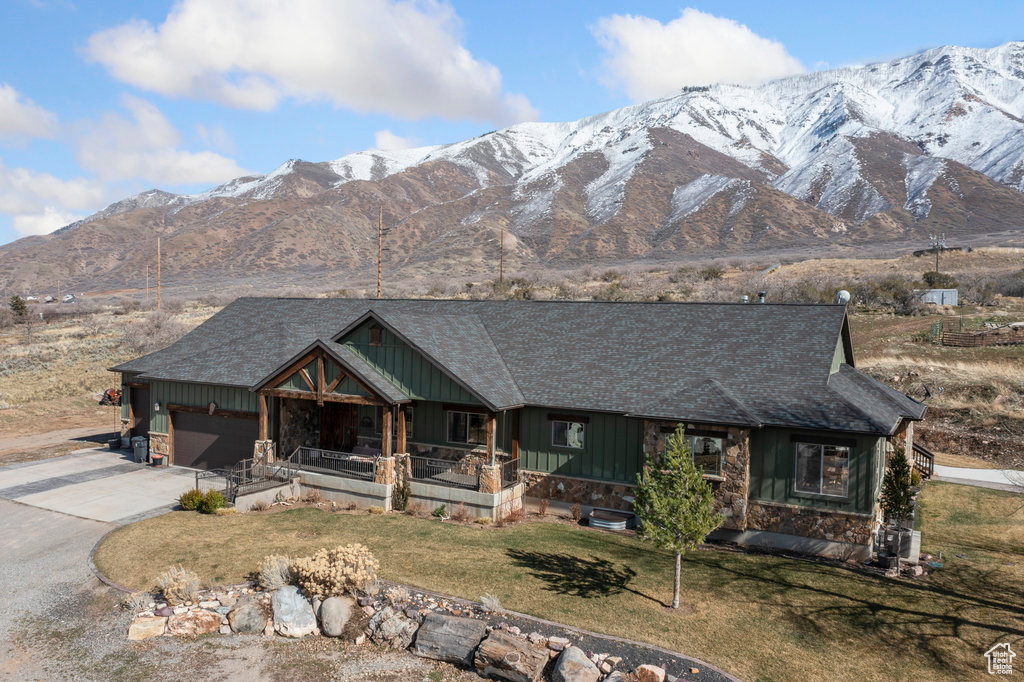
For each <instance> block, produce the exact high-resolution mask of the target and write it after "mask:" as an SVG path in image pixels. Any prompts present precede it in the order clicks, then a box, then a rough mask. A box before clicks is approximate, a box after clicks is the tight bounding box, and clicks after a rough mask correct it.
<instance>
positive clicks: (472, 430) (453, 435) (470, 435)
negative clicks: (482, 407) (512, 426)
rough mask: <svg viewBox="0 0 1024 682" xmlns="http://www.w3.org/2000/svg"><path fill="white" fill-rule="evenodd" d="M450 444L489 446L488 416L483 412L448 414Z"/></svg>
mask: <svg viewBox="0 0 1024 682" xmlns="http://www.w3.org/2000/svg"><path fill="white" fill-rule="evenodd" d="M448 442H449V443H466V444H468V445H486V444H487V415H486V414H483V413H481V412H448Z"/></svg>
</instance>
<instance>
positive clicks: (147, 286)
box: [146, 263, 149, 306]
mask: <svg viewBox="0 0 1024 682" xmlns="http://www.w3.org/2000/svg"><path fill="white" fill-rule="evenodd" d="M146 305H147V306H148V305H149V263H146Z"/></svg>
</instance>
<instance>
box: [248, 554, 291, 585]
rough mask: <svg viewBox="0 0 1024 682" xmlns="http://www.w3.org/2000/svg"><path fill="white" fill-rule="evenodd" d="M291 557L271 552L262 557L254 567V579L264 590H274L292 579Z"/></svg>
mask: <svg viewBox="0 0 1024 682" xmlns="http://www.w3.org/2000/svg"><path fill="white" fill-rule="evenodd" d="M292 563H293V562H292V559H291V557H286V556H281V555H280V554H271V555H270V556H267V557H263V560H262V561H260V563H259V564H258V565H257V567H256V579H257V580H259V583H260V585H261V586H262V587H263V589H265V590H276V589H277V588H279V587H284V586H285V585H287V584H289V583H291V581H292Z"/></svg>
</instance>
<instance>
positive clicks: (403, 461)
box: [395, 452, 412, 483]
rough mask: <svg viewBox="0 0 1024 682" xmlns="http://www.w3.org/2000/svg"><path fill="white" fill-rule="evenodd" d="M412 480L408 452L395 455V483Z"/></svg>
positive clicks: (410, 459) (410, 461) (410, 460)
mask: <svg viewBox="0 0 1024 682" xmlns="http://www.w3.org/2000/svg"><path fill="white" fill-rule="evenodd" d="M410 480H412V458H411V457H409V453H408V452H401V453H399V454H397V455H395V483H401V482H402V481H410Z"/></svg>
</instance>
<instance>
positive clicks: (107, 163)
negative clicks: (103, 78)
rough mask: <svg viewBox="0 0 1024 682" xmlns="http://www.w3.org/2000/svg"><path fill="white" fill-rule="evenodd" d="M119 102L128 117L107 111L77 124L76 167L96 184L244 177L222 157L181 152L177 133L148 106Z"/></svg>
mask: <svg viewBox="0 0 1024 682" xmlns="http://www.w3.org/2000/svg"><path fill="white" fill-rule="evenodd" d="M122 100H123V104H124V108H125V109H127V110H128V111H129V113H130V114H131V119H128V118H126V117H124V116H122V115H121V114H116V113H108V114H106V115H105V116H103V117H102V118H101V119H100V120H99V121H93V122H87V123H82V124H79V126H78V130H77V134H76V143H77V145H78V163H79V165H80V166H82V168H85V169H87V170H90V171H92V172H94V173H95V174H96V175H97V176H98V177H99V178H100V179H101V180H105V181H112V180H126V179H137V178H138V179H145V180H147V181H149V182H151V183H156V184H168V185H179V184H191V183H220V182H224V181H225V180H230V179H232V178H237V177H239V176H241V175H246V171H245V170H244V169H242V168H240V167H239V166H238V164H236V163H235V162H234V161H233V160H232V159H229V158H227V157H226V156H221V155H220V154H217V153H215V152H211V151H200V152H190V151H186V150H183V149H180V148H179V147H178V145H179V143H180V142H181V134H180V133H179V132H178V130H177V129H176V128H175V127H174V125H173V124H171V122H170V121H168V120H167V118H166V117H165V116H164V115H163V114H162V113H161V112H160V110H159V109H157V108H156V107H155V106H153V105H152V104H150V103H149V102H147V101H145V100H142V99H139V98H138V97H132V96H130V95H125V96H124V97H123V98H122Z"/></svg>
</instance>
